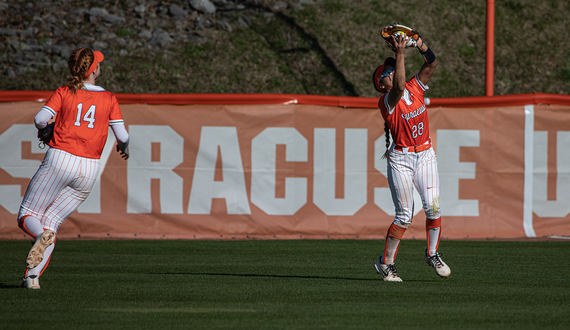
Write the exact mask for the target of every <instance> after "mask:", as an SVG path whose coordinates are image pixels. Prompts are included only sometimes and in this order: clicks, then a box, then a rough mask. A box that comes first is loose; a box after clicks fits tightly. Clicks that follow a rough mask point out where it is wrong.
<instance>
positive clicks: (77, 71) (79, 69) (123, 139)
mask: <svg viewBox="0 0 570 330" xmlns="http://www.w3.org/2000/svg"><path fill="white" fill-rule="evenodd" d="M101 61H103V54H102V53H101V52H99V51H93V50H91V49H89V48H80V49H78V50H76V51H74V52H73V54H71V56H70V57H69V60H68V62H67V64H68V67H69V72H70V74H71V76H70V77H69V78H68V79H67V86H63V87H59V88H58V89H57V90H56V91H55V92H54V93H53V94H52V95H51V96H50V98H49V99H48V101H47V102H46V104H45V105H44V106H43V107H42V109H41V110H40V111H39V112H38V113H37V114H36V116H35V118H34V122H35V125H36V127H37V129H38V138H39V139H40V141H41V143H44V144H47V145H49V149H48V150H47V152H46V154H45V157H44V160H43V162H42V163H41V165H40V167H39V169H38V170H37V172H36V174H35V175H34V176H33V177H32V179H31V181H30V184H29V185H28V189H27V190H26V194H25V195H24V199H23V200H22V204H21V205H20V211H19V212H18V226H19V227H20V228H22V230H23V231H24V232H26V233H27V234H29V235H30V236H32V237H33V238H34V239H35V243H34V245H33V246H32V249H31V250H30V252H29V253H28V256H27V258H26V266H27V269H26V272H25V275H24V279H23V281H22V285H21V286H22V287H24V288H30V289H39V288H40V284H39V277H40V276H41V275H42V273H43V271H44V270H45V269H46V267H47V265H48V263H49V259H50V257H51V254H52V252H53V249H54V247H55V241H56V233H57V230H58V229H59V226H61V224H62V223H63V221H64V220H65V219H66V218H67V217H68V216H70V215H71V214H72V213H73V212H74V211H75V210H77V208H78V207H79V205H81V203H83V201H85V199H86V198H87V196H89V193H90V192H91V189H92V188H93V184H94V183H95V180H96V179H97V175H98V173H99V167H100V165H99V158H101V153H102V151H103V147H104V146H105V142H106V141H107V133H108V131H109V126H110V127H111V129H112V130H113V133H114V134H115V138H116V139H117V151H118V152H119V153H120V154H121V156H122V157H123V158H124V159H128V158H129V151H128V150H129V149H128V145H129V134H128V133H127V130H126V129H125V125H124V122H123V117H122V115H121V109H120V108H119V103H118V102H117V99H116V98H115V96H114V95H113V94H111V93H110V92H108V91H106V90H104V89H103V88H101V87H99V86H96V85H95V79H96V78H97V77H99V75H100V73H101V68H100V66H99V63H100V62H101ZM54 116H55V122H54V123H52V124H48V122H49V121H50V120H51V119H52V118H53V117H54Z"/></svg>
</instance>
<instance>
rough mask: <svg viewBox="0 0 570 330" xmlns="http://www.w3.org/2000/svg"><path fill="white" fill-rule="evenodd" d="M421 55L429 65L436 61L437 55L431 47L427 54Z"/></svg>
mask: <svg viewBox="0 0 570 330" xmlns="http://www.w3.org/2000/svg"><path fill="white" fill-rule="evenodd" d="M420 54H422V56H423V57H424V61H426V63H428V64H432V63H433V62H434V61H435V54H434V53H433V52H432V51H431V49H430V48H429V47H428V49H427V50H426V51H425V52H421V51H420Z"/></svg>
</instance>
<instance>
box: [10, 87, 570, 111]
mask: <svg viewBox="0 0 570 330" xmlns="http://www.w3.org/2000/svg"><path fill="white" fill-rule="evenodd" d="M52 94H53V91H0V102H18V101H37V102H45V101H47V99H48V98H49V97H50V96H51V95H52ZM113 95H115V96H116V97H117V100H118V101H119V103H120V104H145V103H146V104H178V105H180V104H228V105H229V104H312V105H324V106H334V107H341V108H369V109H377V108H378V97H353V96H323V95H305V94H214V93H212V94H127V93H113ZM527 104H559V105H570V95H561V94H551V93H528V94H512V95H497V96H472V97H454V98H430V100H429V104H427V106H428V108H429V107H462V108H477V107H500V106H513V105H527Z"/></svg>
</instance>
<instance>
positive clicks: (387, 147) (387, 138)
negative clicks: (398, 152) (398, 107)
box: [382, 122, 390, 159]
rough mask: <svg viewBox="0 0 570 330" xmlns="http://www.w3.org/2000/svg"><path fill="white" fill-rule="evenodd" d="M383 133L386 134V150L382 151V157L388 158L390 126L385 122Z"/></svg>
mask: <svg viewBox="0 0 570 330" xmlns="http://www.w3.org/2000/svg"><path fill="white" fill-rule="evenodd" d="M384 135H385V136H386V152H384V155H383V156H382V159H388V158H390V128H389V127H388V123H387V122H384Z"/></svg>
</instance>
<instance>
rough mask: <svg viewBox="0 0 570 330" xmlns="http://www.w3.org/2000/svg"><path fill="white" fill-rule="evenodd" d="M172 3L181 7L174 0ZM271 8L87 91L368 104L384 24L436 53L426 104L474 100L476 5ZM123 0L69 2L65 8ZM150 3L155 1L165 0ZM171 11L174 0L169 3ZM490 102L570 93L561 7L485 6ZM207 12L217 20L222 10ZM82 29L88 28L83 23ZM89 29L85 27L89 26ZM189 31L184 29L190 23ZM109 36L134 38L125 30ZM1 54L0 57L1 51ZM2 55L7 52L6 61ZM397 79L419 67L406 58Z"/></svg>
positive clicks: (39, 75) (341, 2)
mask: <svg viewBox="0 0 570 330" xmlns="http://www.w3.org/2000/svg"><path fill="white" fill-rule="evenodd" d="M178 2H179V3H182V2H181V1H178ZM285 2H287V3H288V4H289V7H288V9H286V10H284V11H279V12H274V11H273V9H272V8H273V7H272V6H273V5H274V3H275V1H273V0H266V1H244V3H246V4H247V7H246V9H244V10H243V11H242V12H241V13H240V14H244V15H248V17H249V18H250V20H251V23H252V25H251V27H249V28H243V27H238V26H237V25H236V24H234V29H233V31H232V32H228V31H225V30H223V29H220V28H219V27H216V26H214V27H213V28H212V29H208V31H196V33H197V34H200V35H207V36H208V38H202V39H201V41H199V42H192V43H180V42H178V43H177V42H173V43H171V44H170V45H169V46H168V47H167V48H166V49H163V50H161V51H152V52H150V51H144V50H139V51H135V52H131V53H129V55H127V56H118V55H117V54H118V53H119V51H120V49H118V48H117V49H114V54H115V55H111V56H107V58H106V60H105V62H104V67H103V75H102V77H101V78H100V80H99V81H98V83H99V84H100V85H101V86H103V87H105V88H107V89H108V90H110V91H112V92H115V93H287V94H319V95H352V96H363V97H375V96H378V93H377V92H376V91H375V90H374V88H373V87H372V84H371V74H372V72H373V70H374V69H375V68H376V67H377V66H378V65H380V64H381V63H382V62H383V58H385V57H387V56H389V55H391V52H390V50H389V49H388V48H387V47H386V46H385V45H384V43H383V41H382V39H381V37H380V35H379V33H378V32H377V31H378V30H379V29H380V28H382V27H383V26H385V25H389V24H391V23H394V22H398V23H400V24H405V25H408V26H411V27H414V28H416V29H417V30H418V31H420V33H421V34H422V36H423V37H424V39H425V41H426V43H427V44H428V45H429V46H430V47H431V48H432V49H433V51H434V52H435V54H436V55H437V57H438V61H439V65H438V68H437V70H436V73H435V75H434V77H433V78H432V80H431V81H430V83H429V86H430V90H429V91H428V93H427V96H429V97H460V96H481V95H484V94H485V33H486V32H485V29H486V2H485V1H481V0H465V1H460V2H457V1H452V0H434V1H430V2H425V1H419V0H406V1H384V0H380V1H378V0H320V1H319V0H315V1H314V2H313V3H312V4H303V5H300V6H299V5H297V6H294V5H295V4H298V3H299V1H298V0H288V1H285ZM126 3H127V2H126V1H99V2H93V1H71V2H70V3H69V4H67V5H69V6H71V7H76V8H78V7H87V8H89V6H95V5H97V6H103V7H104V6H106V5H109V4H112V5H114V6H117V5H121V4H122V5H123V6H124V7H125V10H126V11H128V10H131V9H129V8H128V6H127V4H126ZM160 3H166V2H164V1H162V2H160ZM171 3H177V1H171ZM495 6H496V7H495V14H496V28H495V82H494V94H495V95H504V94H521V93H532V92H542V93H555V94H567V93H568V91H570V59H569V58H568V56H567V54H568V53H569V48H570V44H569V43H568V42H566V40H565V39H564V33H565V31H569V30H570V20H568V19H567V16H568V13H569V9H570V8H569V7H570V3H568V2H566V1H558V0H546V1H534V0H505V1H497V2H495ZM216 15H222V13H220V14H218V13H216ZM228 19H229V20H230V22H232V21H231V17H229V18H228ZM85 24H86V29H89V23H88V22H86V23H85ZM91 28H92V29H94V28H93V27H91ZM191 28H193V27H191ZM115 33H116V34H117V35H121V36H129V35H133V34H135V33H136V31H134V30H133V28H131V27H129V25H128V23H127V26H125V27H121V28H119V27H117V31H115ZM6 52H7V50H4V53H6ZM5 55H6V54H5ZM406 64H407V65H406V67H407V69H406V70H407V77H408V78H410V77H411V76H412V75H413V74H415V72H417V70H418V69H419V67H420V66H421V64H422V58H421V56H420V55H419V54H418V52H417V50H409V51H408V56H407V63H406ZM66 76H67V72H66V70H64V69H58V70H54V69H53V68H51V67H46V68H44V69H42V70H40V71H39V72H36V73H33V72H29V73H25V74H22V75H19V76H17V77H15V78H8V77H6V76H2V79H0V89H3V90H54V89H55V88H56V87H57V86H59V85H62V84H64V83H65V79H66Z"/></svg>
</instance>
